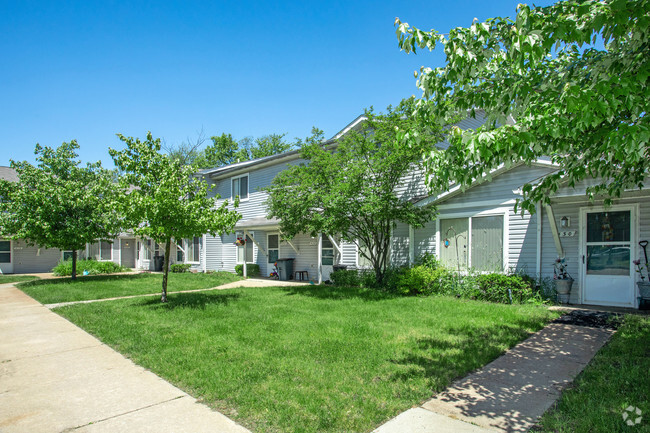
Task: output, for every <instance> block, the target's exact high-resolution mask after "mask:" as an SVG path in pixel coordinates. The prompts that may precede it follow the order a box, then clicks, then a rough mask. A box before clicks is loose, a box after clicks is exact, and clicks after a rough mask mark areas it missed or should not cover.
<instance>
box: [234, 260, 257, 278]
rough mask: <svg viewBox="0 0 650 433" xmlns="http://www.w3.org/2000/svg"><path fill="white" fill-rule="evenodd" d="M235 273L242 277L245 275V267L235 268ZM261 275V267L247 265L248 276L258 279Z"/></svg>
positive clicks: (251, 264)
mask: <svg viewBox="0 0 650 433" xmlns="http://www.w3.org/2000/svg"><path fill="white" fill-rule="evenodd" d="M235 273H236V274H237V275H239V276H240V277H241V276H243V275H244V265H237V266H235ZM259 274H260V266H259V265H256V264H253V263H246V275H247V276H249V277H256V276H258V275H259Z"/></svg>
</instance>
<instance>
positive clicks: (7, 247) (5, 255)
mask: <svg viewBox="0 0 650 433" xmlns="http://www.w3.org/2000/svg"><path fill="white" fill-rule="evenodd" d="M0 263H11V241H0Z"/></svg>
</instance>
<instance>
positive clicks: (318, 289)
mask: <svg viewBox="0 0 650 433" xmlns="http://www.w3.org/2000/svg"><path fill="white" fill-rule="evenodd" d="M282 290H283V291H284V292H286V294H287V296H307V297H310V298H317V299H327V300H344V299H360V300H363V301H383V300H387V299H394V298H397V297H399V295H395V294H393V293H389V292H384V291H381V290H377V289H369V288H364V287H340V286H332V285H320V286H316V285H314V286H295V287H293V286H292V287H282Z"/></svg>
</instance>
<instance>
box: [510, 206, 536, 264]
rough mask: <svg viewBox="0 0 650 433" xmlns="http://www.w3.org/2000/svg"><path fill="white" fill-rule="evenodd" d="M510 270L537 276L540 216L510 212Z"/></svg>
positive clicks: (511, 210) (511, 209)
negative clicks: (538, 223) (538, 224)
mask: <svg viewBox="0 0 650 433" xmlns="http://www.w3.org/2000/svg"><path fill="white" fill-rule="evenodd" d="M508 216H509V225H508V231H509V235H508V270H509V271H510V272H519V273H524V274H527V275H530V276H533V277H534V276H535V275H536V272H537V221H538V215H530V214H529V213H527V212H526V213H525V214H524V215H522V214H521V213H514V209H513V208H512V207H510V210H509V215H508Z"/></svg>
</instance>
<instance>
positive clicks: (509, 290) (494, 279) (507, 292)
mask: <svg viewBox="0 0 650 433" xmlns="http://www.w3.org/2000/svg"><path fill="white" fill-rule="evenodd" d="M474 280H475V282H476V291H475V292H474V297H475V298H476V299H479V300H483V301H489V302H498V303H502V304H510V303H523V302H528V301H529V300H531V299H534V298H535V295H534V293H533V288H532V287H531V285H530V284H529V283H528V282H526V281H525V280H524V279H523V278H522V277H521V276H519V275H504V274H484V275H477V276H476V277H474Z"/></svg>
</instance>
